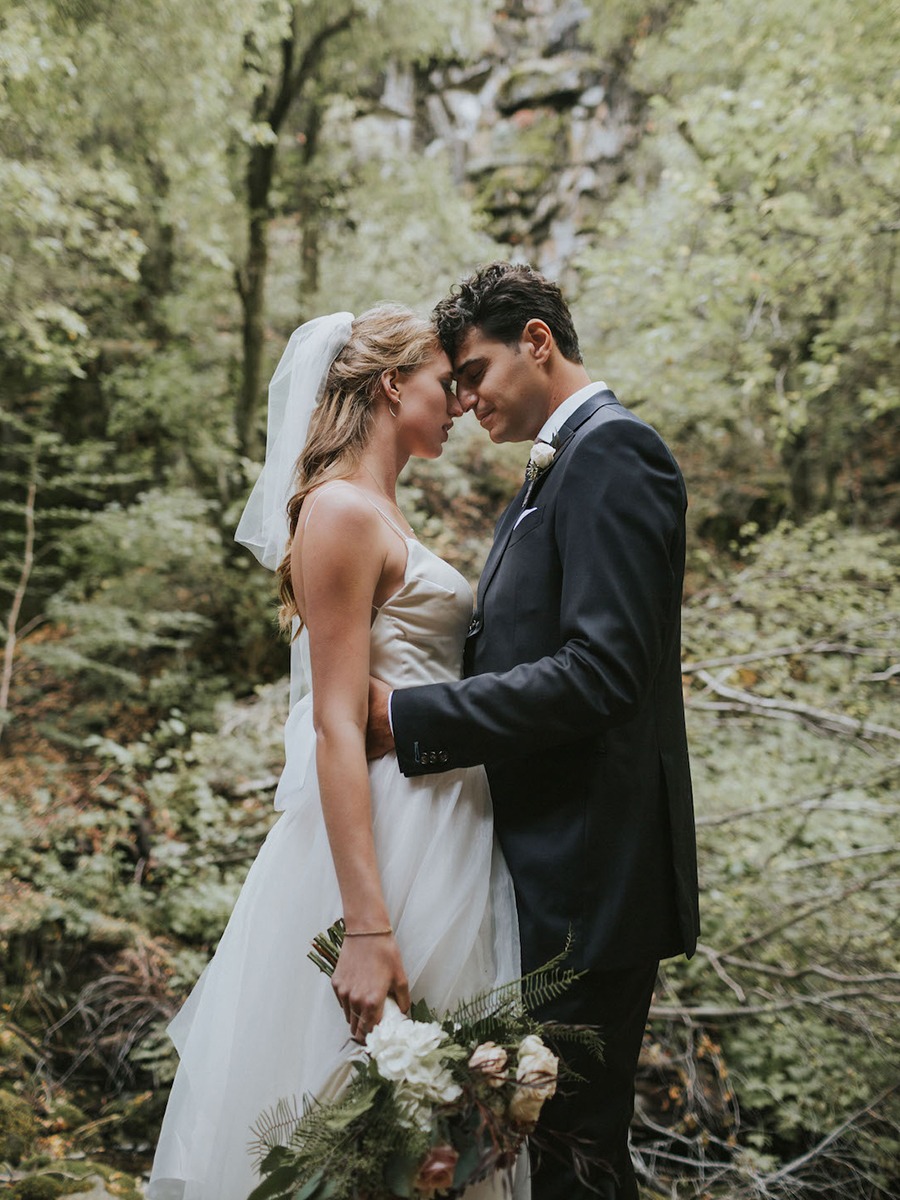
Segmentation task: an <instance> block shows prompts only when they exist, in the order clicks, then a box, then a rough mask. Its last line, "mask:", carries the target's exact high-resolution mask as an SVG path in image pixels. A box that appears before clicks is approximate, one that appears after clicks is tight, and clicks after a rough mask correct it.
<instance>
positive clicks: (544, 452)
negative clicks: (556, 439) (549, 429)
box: [528, 442, 556, 471]
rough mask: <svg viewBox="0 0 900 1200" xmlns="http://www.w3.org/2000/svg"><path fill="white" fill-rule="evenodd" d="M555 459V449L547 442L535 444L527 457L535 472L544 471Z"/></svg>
mask: <svg viewBox="0 0 900 1200" xmlns="http://www.w3.org/2000/svg"><path fill="white" fill-rule="evenodd" d="M555 457H556V449H555V448H554V447H553V446H551V445H549V444H548V443H547V442H535V443H534V445H533V446H532V447H531V454H530V455H529V456H528V461H529V463H530V464H531V465H532V466H533V467H534V468H535V470H537V471H545V470H546V469H547V467H549V466H550V464H551V463H552V462H553V460H554V458H555Z"/></svg>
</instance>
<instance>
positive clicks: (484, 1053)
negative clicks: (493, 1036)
mask: <svg viewBox="0 0 900 1200" xmlns="http://www.w3.org/2000/svg"><path fill="white" fill-rule="evenodd" d="M506 1060H507V1055H506V1051H505V1050H504V1049H503V1047H502V1046H498V1045H497V1044H496V1043H495V1042H482V1043H481V1045H480V1046H476V1047H475V1049H474V1050H473V1052H472V1057H471V1058H470V1059H469V1066H470V1067H471V1068H472V1070H473V1071H481V1073H482V1074H483V1075H484V1077H485V1080H486V1082H487V1083H488V1084H489V1085H490V1086H491V1087H492V1088H498V1087H503V1085H504V1083H506V1080H507V1079H508V1077H509V1071H507V1069H506Z"/></svg>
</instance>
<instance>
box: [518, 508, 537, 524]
mask: <svg viewBox="0 0 900 1200" xmlns="http://www.w3.org/2000/svg"><path fill="white" fill-rule="evenodd" d="M533 512H537V507H535V508H523V509H522V511H521V512H520V513H519V515H518V516H517V517H516V523H515V525H513V529H518V528H519V526H520V525H521V524H522V522H523V521H524V520H525V518H526V517H527V516H528V515H529V514H530V513H533Z"/></svg>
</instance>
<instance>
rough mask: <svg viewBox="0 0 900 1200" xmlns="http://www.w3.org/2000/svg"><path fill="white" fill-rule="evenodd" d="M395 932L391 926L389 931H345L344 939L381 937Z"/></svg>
mask: <svg viewBox="0 0 900 1200" xmlns="http://www.w3.org/2000/svg"><path fill="white" fill-rule="evenodd" d="M393 932H394V930H393V928H392V927H391V926H390V925H388V927H387V929H345V930H344V937H381V935H382V934H385V933H393Z"/></svg>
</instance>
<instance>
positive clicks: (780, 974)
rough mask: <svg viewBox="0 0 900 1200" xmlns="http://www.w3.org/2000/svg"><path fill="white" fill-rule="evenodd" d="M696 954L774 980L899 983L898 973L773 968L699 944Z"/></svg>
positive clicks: (821, 968)
mask: <svg viewBox="0 0 900 1200" xmlns="http://www.w3.org/2000/svg"><path fill="white" fill-rule="evenodd" d="M697 953H698V954H702V955H703V956H704V958H708V959H709V960H710V963H711V964H712V962H713V960H715V961H719V962H724V963H727V964H728V965H729V966H730V967H738V968H739V969H740V970H742V971H753V972H755V973H757V974H759V975H771V976H773V977H775V978H776V979H784V980H791V981H795V980H799V979H805V978H806V977H807V976H809V975H817V976H820V977H821V978H822V979H828V980H829V981H830V982H831V983H852V984H855V985H856V986H857V987H862V986H863V985H864V984H868V983H900V973H895V972H886V973H885V974H883V975H841V974H839V973H838V972H837V971H831V970H829V969H828V967H821V966H818V965H817V964H812V965H810V966H808V967H798V968H796V969H794V970H791V969H789V968H787V967H773V966H771V965H770V964H769V963H761V962H753V961H750V960H748V959H745V958H737V957H736V956H735V955H733V954H719V953H718V952H717V951H716V950H714V949H713V947H712V946H704V945H702V944H700V943H698V945H697Z"/></svg>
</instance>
